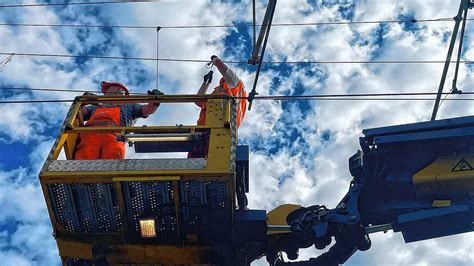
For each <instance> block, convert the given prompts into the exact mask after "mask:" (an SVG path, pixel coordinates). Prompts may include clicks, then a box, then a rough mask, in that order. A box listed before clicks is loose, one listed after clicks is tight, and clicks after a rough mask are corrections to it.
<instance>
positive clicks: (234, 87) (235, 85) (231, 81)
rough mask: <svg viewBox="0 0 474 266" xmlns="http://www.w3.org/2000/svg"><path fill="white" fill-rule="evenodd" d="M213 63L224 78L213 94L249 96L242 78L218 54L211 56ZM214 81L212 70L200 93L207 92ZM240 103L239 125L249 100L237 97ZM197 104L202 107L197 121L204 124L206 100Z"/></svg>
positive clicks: (205, 78) (205, 77)
mask: <svg viewBox="0 0 474 266" xmlns="http://www.w3.org/2000/svg"><path fill="white" fill-rule="evenodd" d="M211 61H212V64H214V65H215V66H216V67H217V69H218V70H219V72H220V73H221V74H222V78H221V79H220V81H219V86H217V87H215V88H214V91H213V92H212V93H211V94H212V95H229V96H234V97H247V92H246V91H245V88H244V83H243V82H242V80H241V79H240V78H239V77H238V76H237V75H236V74H235V73H234V71H232V69H230V68H229V67H227V66H226V64H224V62H223V61H222V60H221V59H220V58H219V57H217V56H215V55H213V56H211ZM211 81H212V71H209V73H208V74H206V75H205V76H204V82H203V84H202V85H201V87H200V88H199V91H198V93H197V94H198V95H200V94H206V91H207V88H208V86H209V84H210V83H211ZM237 100H238V101H239V105H238V108H237V127H240V123H241V122H242V120H243V119H244V115H245V110H246V108H247V100H245V99H237ZM196 104H197V105H198V106H199V107H201V113H200V114H199V119H198V121H197V124H198V125H204V124H205V123H206V102H205V101H198V102H196Z"/></svg>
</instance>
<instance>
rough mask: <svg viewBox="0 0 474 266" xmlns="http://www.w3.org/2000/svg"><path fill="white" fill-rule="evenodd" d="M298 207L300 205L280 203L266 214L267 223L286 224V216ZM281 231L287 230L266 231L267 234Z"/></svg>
mask: <svg viewBox="0 0 474 266" xmlns="http://www.w3.org/2000/svg"><path fill="white" fill-rule="evenodd" d="M300 208H302V207H301V206H300V205H294V204H283V205H280V206H278V207H276V208H275V209H273V210H272V211H270V212H269V213H268V214H267V224H268V225H288V223H287V222H286V217H288V215H289V214H290V213H291V212H293V211H294V210H297V209H300ZM282 233H288V232H286V231H272V232H268V233H267V235H273V234H282Z"/></svg>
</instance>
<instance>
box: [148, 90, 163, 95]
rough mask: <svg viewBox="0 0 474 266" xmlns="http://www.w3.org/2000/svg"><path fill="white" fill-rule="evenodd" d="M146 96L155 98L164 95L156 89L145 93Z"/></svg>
mask: <svg viewBox="0 0 474 266" xmlns="http://www.w3.org/2000/svg"><path fill="white" fill-rule="evenodd" d="M147 94H148V95H155V96H161V95H165V94H164V93H163V92H162V91H160V90H158V89H153V90H149V91H148V92H147Z"/></svg>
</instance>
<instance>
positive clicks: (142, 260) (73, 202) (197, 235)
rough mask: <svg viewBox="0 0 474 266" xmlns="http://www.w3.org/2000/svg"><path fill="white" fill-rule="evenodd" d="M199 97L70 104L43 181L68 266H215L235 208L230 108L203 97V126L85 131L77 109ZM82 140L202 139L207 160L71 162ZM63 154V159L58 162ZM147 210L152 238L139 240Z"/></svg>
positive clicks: (94, 99) (89, 99) (97, 98)
mask: <svg viewBox="0 0 474 266" xmlns="http://www.w3.org/2000/svg"><path fill="white" fill-rule="evenodd" d="M195 99H196V98H195V97H191V96H189V95H181V96H180V95H177V96H161V97H160V98H159V99H158V100H157V99H156V98H154V97H152V96H82V97H78V98H76V100H75V102H74V103H73V105H72V106H71V109H70V110H69V112H68V114H67V117H66V120H65V122H64V124H63V126H62V128H61V130H60V132H59V136H58V137H57V140H56V142H55V143H54V145H53V147H52V149H51V152H50V154H49V156H48V158H47V160H46V162H45V164H44V166H43V168H42V170H41V173H40V181H41V185H42V189H43V193H44V197H45V200H46V204H47V207H48V211H49V215H50V218H51V223H52V225H53V230H54V236H55V238H56V241H57V245H58V249H59V255H60V256H61V259H62V262H63V264H64V265H70V263H71V262H72V263H74V262H84V261H85V262H90V261H94V260H97V259H103V260H104V259H105V260H106V261H107V262H108V263H112V264H113V265H121V264H123V265H129V264H140V265H144V264H157V263H159V264H165V265H166V264H207V263H211V264H212V263H215V254H216V250H215V248H213V245H211V244H210V243H213V242H215V241H221V240H225V237H226V234H228V233H229V231H230V233H231V231H232V229H231V227H232V221H233V211H234V210H235V208H236V203H235V160H236V159H235V148H236V144H237V129H236V127H235V113H236V109H235V108H236V104H235V101H234V100H233V99H231V98H228V99H207V119H206V124H205V125H202V126H196V125H190V126H183V125H177V126H140V127H102V128H99V127H90V128H89V127H84V126H82V125H83V119H82V117H81V115H80V108H81V107H82V106H84V105H87V104H100V103H101V102H107V103H137V102H138V103H149V102H162V103H164V102H189V103H190V104H194V101H195ZM203 100H206V99H203ZM85 132H115V133H116V134H117V136H125V135H126V134H145V135H146V134H158V135H159V134H164V135H169V134H184V133H186V134H194V133H196V132H206V134H208V138H207V139H206V138H204V141H205V142H206V143H205V145H206V146H207V148H208V154H207V157H205V158H156V159H125V160H83V161H79V160H73V158H74V150H75V148H76V145H77V143H78V136H79V134H80V133H85ZM61 151H64V154H65V157H66V160H58V158H59V155H60V153H61ZM163 202H166V204H165V203H163ZM196 202H197V203H196ZM203 202H204V203H203ZM193 204H194V205H193ZM147 206H148V207H147ZM146 208H150V209H153V212H152V213H154V214H156V217H151V219H154V221H155V223H156V226H155V230H156V236H157V237H156V238H142V237H140V230H141V229H140V225H139V224H138V223H139V221H141V220H140V219H142V218H150V217H142V216H143V215H147V211H146ZM193 208H194V209H193ZM140 210H141V211H140ZM149 213H150V212H148V215H149ZM200 213H205V215H202V216H199V215H201V214H200ZM140 215H142V216H140ZM193 215H194V216H193ZM216 217H220V218H219V219H221V220H216V219H217V218H216ZM222 217H224V218H222ZM205 225H208V226H209V227H211V229H208V228H206V227H205ZM202 230H204V231H205V232H204V233H202V232H201V231H202ZM206 230H207V231H206ZM213 230H214V231H213ZM219 230H220V231H219ZM221 238H222V239H221ZM216 239H217V240H216ZM214 246H215V245H214Z"/></svg>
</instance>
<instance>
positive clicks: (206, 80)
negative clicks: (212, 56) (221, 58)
mask: <svg viewBox="0 0 474 266" xmlns="http://www.w3.org/2000/svg"><path fill="white" fill-rule="evenodd" d="M213 73H214V71H212V70H211V71H209V73H207V74H206V75H204V83H206V84H211V82H212V74H213Z"/></svg>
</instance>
